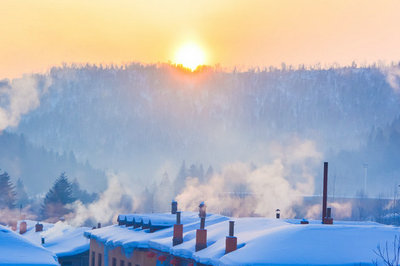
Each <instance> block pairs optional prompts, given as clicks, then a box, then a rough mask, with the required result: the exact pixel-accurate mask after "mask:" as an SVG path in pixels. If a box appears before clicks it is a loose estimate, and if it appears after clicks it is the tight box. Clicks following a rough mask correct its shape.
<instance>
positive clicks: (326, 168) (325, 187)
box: [322, 162, 328, 223]
mask: <svg viewBox="0 0 400 266" xmlns="http://www.w3.org/2000/svg"><path fill="white" fill-rule="evenodd" d="M327 201H328V162H324V187H323V195H322V223H324V219H325V217H326V203H327Z"/></svg>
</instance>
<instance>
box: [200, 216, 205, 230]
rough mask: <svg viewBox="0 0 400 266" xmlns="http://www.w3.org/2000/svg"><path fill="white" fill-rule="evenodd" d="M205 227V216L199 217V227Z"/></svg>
mask: <svg viewBox="0 0 400 266" xmlns="http://www.w3.org/2000/svg"><path fill="white" fill-rule="evenodd" d="M205 227H206V218H204V217H202V218H200V229H202V230H204V228H205Z"/></svg>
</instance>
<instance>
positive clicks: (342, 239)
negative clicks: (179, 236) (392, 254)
mask: <svg viewBox="0 0 400 266" xmlns="http://www.w3.org/2000/svg"><path fill="white" fill-rule="evenodd" d="M184 216H188V217H191V216H193V218H194V220H193V221H189V222H188V223H185V222H183V224H184V227H183V228H184V229H183V230H184V234H183V238H184V239H183V243H182V244H180V245H177V246H174V247H173V246H172V233H173V229H172V228H166V229H163V230H159V231H156V232H155V233H149V231H148V230H142V229H140V228H136V229H134V228H133V227H125V226H123V225H121V226H118V225H113V226H108V227H104V228H101V229H96V230H92V231H90V232H87V233H86V234H85V235H86V236H87V237H88V238H93V239H96V240H98V241H100V242H102V243H104V244H105V245H106V246H109V247H114V246H122V247H123V248H124V250H125V252H126V253H127V254H129V253H130V252H132V251H133V249H134V248H152V249H155V250H159V251H162V252H168V253H171V254H173V255H176V256H179V257H184V258H191V259H194V260H195V261H197V262H200V263H204V264H212V265H254V264H273V265H278V264H288V265H291V264H303V265H321V264H325V265H329V264H330V265H338V264H339V265H345V264H348V265H350V264H351V265H353V264H360V263H362V264H372V262H373V260H376V259H377V255H376V254H375V253H374V250H375V249H376V248H377V245H378V244H380V245H381V246H384V245H385V243H386V241H387V242H388V243H392V242H393V240H394V236H395V235H398V234H399V233H400V228H398V227H393V226H387V225H382V224H378V223H373V222H341V221H334V224H333V225H323V224H321V222H320V221H310V224H306V225H302V224H300V220H295V219H290V220H277V219H266V218H237V219H229V218H228V217H224V216H220V215H210V214H208V216H207V219H206V229H207V246H208V247H207V248H206V249H203V250H200V251H198V252H195V242H196V239H195V238H196V229H198V228H199V218H198V216H197V213H182V217H184ZM137 217H140V215H137ZM157 217H158V218H160V217H161V216H157ZM160 219H161V218H160ZM167 220H168V219H167ZM167 220H166V221H165V222H167ZM229 220H234V221H235V236H236V237H237V239H238V249H237V250H236V251H234V252H231V253H229V254H225V237H226V236H227V235H228V228H229V225H228V224H229Z"/></svg>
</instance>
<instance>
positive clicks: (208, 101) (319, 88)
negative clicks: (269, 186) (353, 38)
mask: <svg viewBox="0 0 400 266" xmlns="http://www.w3.org/2000/svg"><path fill="white" fill-rule="evenodd" d="M396 71H398V66H396V65H392V66H386V67H383V66H379V67H378V66H375V65H373V66H368V67H357V66H355V65H353V66H352V67H342V68H329V69H320V68H318V66H316V67H313V68H308V69H305V68H299V69H296V70H294V69H293V68H292V67H290V66H285V65H284V64H283V65H282V68H280V69H277V68H270V69H265V70H259V69H252V70H249V71H244V72H236V71H234V72H224V71H221V70H218V69H213V68H204V69H203V70H201V71H198V72H195V73H190V72H185V71H184V70H182V69H178V68H175V67H173V66H169V65H166V64H165V65H147V66H145V65H141V64H130V65H126V66H121V67H118V66H107V67H101V66H79V67H78V66H64V67H60V68H52V69H51V70H50V71H49V73H47V74H40V75H39V74H38V75H27V76H24V77H23V78H22V79H21V80H14V81H9V80H3V81H2V82H1V89H2V90H3V91H7V90H10V89H11V90H12V88H13V86H14V84H17V83H18V82H24V80H28V81H29V83H27V84H29V86H34V90H33V92H35V91H37V92H38V95H39V98H40V99H39V101H40V104H38V106H37V107H36V108H32V110H31V111H30V112H27V114H25V115H22V117H21V121H20V122H19V124H18V125H17V126H14V127H8V128H6V129H5V131H4V132H3V134H2V136H1V137H0V138H2V139H4V138H11V137H12V136H13V134H18V135H21V137H16V136H15V137H12V138H14V139H16V140H14V141H15V142H17V143H24V144H23V145H28V147H29V149H30V150H34V149H39V148H36V147H42V148H40V149H43V151H41V152H42V155H37V156H36V155H35V156H34V157H36V159H37V160H38V166H39V165H40V163H39V162H40V161H42V162H46V160H49V159H43V158H44V157H45V156H47V157H49V155H48V154H46V152H45V151H44V150H48V151H50V152H53V153H54V152H56V153H58V154H59V155H58V156H61V155H62V154H64V153H65V155H64V158H61V159H59V160H61V161H63V162H67V161H68V160H69V165H65V167H64V168H65V169H64V170H65V171H67V173H68V172H71V174H73V175H74V174H75V172H76V170H75V169H76V168H79V166H77V165H78V164H82V165H84V164H85V163H86V168H91V167H92V166H93V167H94V168H95V169H98V170H101V171H107V170H113V171H117V172H120V173H123V174H124V175H126V177H127V179H129V180H135V182H138V183H140V184H149V180H154V179H156V180H159V179H160V178H161V176H162V174H163V173H164V172H165V171H167V172H168V173H169V175H171V176H174V175H176V173H177V171H178V168H179V167H180V165H181V163H182V161H183V160H185V161H186V162H187V163H188V164H190V163H195V164H203V165H204V167H206V166H209V165H212V166H213V167H214V168H215V169H221V167H222V166H223V165H224V164H228V163H233V162H244V163H251V164H254V165H256V166H257V165H262V164H264V163H267V162H268V161H269V160H271V158H273V153H274V145H276V144H279V145H282V146H285V145H289V144H290V143H291V142H293V140H297V141H306V140H307V141H312V142H313V143H314V144H315V147H316V150H317V151H318V152H321V153H322V154H323V158H324V159H325V160H328V159H329V161H330V163H331V169H332V174H334V175H335V178H336V180H335V190H336V193H337V194H338V195H347V196H352V195H354V194H355V193H356V192H357V191H358V190H360V189H362V188H360V187H359V185H360V181H362V180H363V178H364V166H363V164H365V163H366V164H368V186H367V194H369V195H371V196H376V195H378V194H379V193H381V192H383V193H386V194H388V196H389V193H392V192H391V189H392V188H393V184H394V182H395V177H396V176H397V175H398V174H399V173H398V170H397V169H396V168H397V167H396V165H397V164H398V159H397V158H396V156H393V152H394V151H395V150H396V149H397V148H398V145H399V142H400V137H399V134H400V131H399V125H400V122H399V115H400V106H399V104H398V101H399V100H400V99H399V97H400V96H399V92H398V87H397V86H398V85H396V84H397V83H396V82H398V80H396V79H397V76H396ZM12 97H14V96H13V95H11V94H10V95H9V98H10V99H11V98H12ZM3 105H4V106H5V107H3V108H5V109H6V110H7V108H9V106H7V102H6V101H5V102H4V103H3ZM14 112H16V111H15V110H14ZM22 135H23V137H22ZM18 138H19V139H18ZM25 142H26V143H27V144H25ZM7 143H8V144H9V145H10V143H11V142H7ZM381 144H384V145H381ZM16 145H17V144H16ZM20 145H22V144H20ZM29 145H32V146H29ZM377 146H379V147H380V148H379V151H378V150H376V149H375V150H374V151H375V152H371V149H374V147H377ZM2 151H4V150H2ZM10 152H14V154H13V155H14V156H16V157H21V156H22V154H21V153H22V152H23V151H18V150H14V151H9V152H7V153H6V154H4V153H3V154H2V157H1V158H2V159H1V163H2V168H3V169H5V170H7V171H8V172H9V173H10V174H11V176H14V177H21V178H22V179H23V181H24V182H25V184H26V185H27V186H28V190H30V192H31V193H43V192H44V191H45V190H46V189H47V188H46V187H44V186H43V185H37V182H38V181H39V180H43V181H45V180H46V181H48V180H47V179H46V178H45V177H44V175H43V174H42V172H37V171H36V170H34V168H29V167H28V168H27V167H21V166H20V165H15V162H10V161H7V160H6V157H7V156H6V155H7V154H9V153H10ZM67 154H69V156H68V155H67ZM339 155H340V156H339ZM54 156H56V155H53V157H54ZM61 157H62V156H61ZM75 157H76V158H75ZM46 165H53V164H50V163H49V164H46ZM82 167H83V166H82ZM57 170H60V168H59V169H57ZM313 170H314V171H315V172H314V173H315V175H316V177H319V174H320V166H318V168H317V169H313ZM56 172H57V171H53V173H54V175H55V176H56V175H57V173H56ZM81 172H82V171H81ZM94 172H95V170H93V171H92V172H90V171H89V172H87V173H85V175H82V174H78V175H77V176H78V177H79V179H80V182H81V183H82V184H84V187H85V188H86V189H88V190H90V191H100V190H102V189H104V188H105V186H106V179H105V178H104V177H101V178H96V179H95V180H96V182H92V181H90V180H93V179H92V178H93V177H94V176H95V174H94ZM100 176H102V175H100ZM47 178H48V177H47ZM317 182H318V180H317ZM314 193H316V194H319V193H320V188H319V186H316V188H315V191H314Z"/></svg>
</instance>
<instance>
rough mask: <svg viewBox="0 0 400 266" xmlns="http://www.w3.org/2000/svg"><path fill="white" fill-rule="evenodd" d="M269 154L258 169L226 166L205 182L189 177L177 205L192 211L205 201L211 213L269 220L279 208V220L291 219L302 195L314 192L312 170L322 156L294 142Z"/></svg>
mask: <svg viewBox="0 0 400 266" xmlns="http://www.w3.org/2000/svg"><path fill="white" fill-rule="evenodd" d="M271 154H273V156H274V159H273V160H272V161H271V162H269V163H267V164H264V165H262V166H260V167H254V166H251V165H250V164H245V163H234V164H229V165H227V166H225V167H224V168H223V169H222V171H221V173H219V174H216V175H214V176H213V177H212V178H211V179H210V180H209V181H208V182H207V183H201V182H200V181H199V179H198V178H189V179H188V180H187V182H186V186H185V188H184V189H183V192H182V193H181V194H180V195H178V196H177V197H176V199H177V201H178V202H179V206H180V207H181V209H182V210H191V211H193V210H196V208H197V206H198V204H199V202H201V201H206V204H207V205H208V210H209V211H210V212H217V213H227V212H228V213H227V214H230V215H232V216H252V215H253V216H254V215H260V216H266V217H272V216H273V215H274V214H275V210H276V209H280V210H281V214H282V217H286V218H290V217H293V216H294V211H293V207H294V206H295V205H298V204H301V202H302V198H303V196H304V195H311V194H312V193H314V176H313V175H312V169H313V168H314V167H315V166H316V165H317V163H320V159H321V154H320V153H319V152H318V151H317V149H316V147H315V144H314V143H313V142H312V141H308V140H307V141H299V140H297V139H295V140H292V141H291V143H290V145H285V146H283V145H275V146H274V147H273V148H271Z"/></svg>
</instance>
